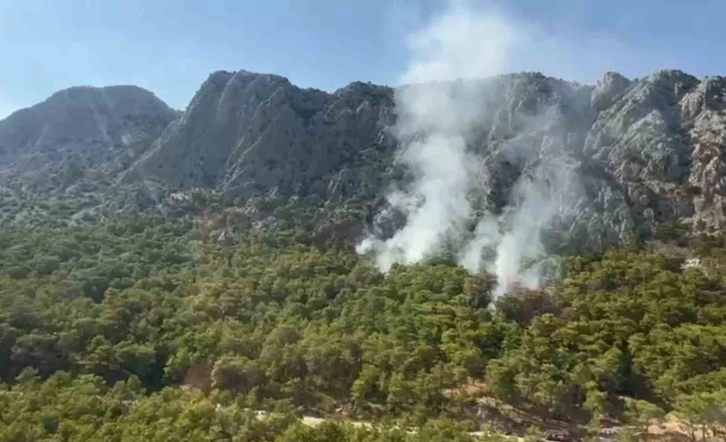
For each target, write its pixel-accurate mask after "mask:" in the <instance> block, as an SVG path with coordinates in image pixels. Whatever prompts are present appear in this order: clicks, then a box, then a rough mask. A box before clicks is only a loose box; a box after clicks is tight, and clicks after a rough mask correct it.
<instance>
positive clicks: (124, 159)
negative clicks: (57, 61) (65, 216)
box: [0, 86, 177, 194]
mask: <svg viewBox="0 0 726 442" xmlns="http://www.w3.org/2000/svg"><path fill="white" fill-rule="evenodd" d="M176 117H177V113H176V111H174V110H172V109H171V108H169V107H168V106H167V105H166V104H165V103H164V102H163V101H161V100H159V99H158V98H156V97H155V96H154V95H153V94H152V93H151V92H149V91H146V90H144V89H141V88H139V87H136V86H112V87H104V88H93V87H75V88H70V89H66V90H62V91H60V92H57V93H55V94H53V95H52V96H51V97H50V98H48V99H47V100H46V101H44V102H42V103H39V104H37V105H35V106H33V107H31V108H28V109H23V110H20V111H18V112H15V113H13V114H12V115H10V116H9V117H8V118H6V119H5V120H3V121H0V164H1V166H0V180H2V181H0V182H2V183H3V184H7V183H9V182H13V181H14V179H19V180H20V182H19V184H20V185H21V186H23V187H25V188H27V189H28V190H33V191H37V192H43V193H52V194H58V193H62V192H65V191H67V190H68V189H69V187H71V186H72V185H74V184H78V183H79V182H80V181H82V180H83V179H84V178H89V179H92V180H98V179H101V176H100V174H104V175H106V176H105V177H104V178H110V177H109V176H108V174H109V173H110V174H111V176H112V175H113V173H118V172H119V171H120V170H123V169H124V168H125V167H128V165H129V164H130V163H131V161H132V160H133V159H134V158H135V156H136V155H138V154H139V152H140V151H142V150H143V149H145V148H146V147H148V145H149V144H150V143H151V142H152V141H153V140H154V139H156V138H157V137H158V136H159V135H160V134H161V132H162V130H163V129H164V128H165V127H166V126H167V125H168V124H169V123H170V122H171V121H172V120H173V119H175V118H176ZM94 173H97V174H95V175H94Z"/></svg>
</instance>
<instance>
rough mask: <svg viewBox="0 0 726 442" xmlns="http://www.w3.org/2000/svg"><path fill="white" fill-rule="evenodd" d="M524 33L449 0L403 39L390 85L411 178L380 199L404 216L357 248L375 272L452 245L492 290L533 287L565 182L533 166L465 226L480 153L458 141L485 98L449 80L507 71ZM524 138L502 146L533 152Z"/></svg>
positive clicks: (472, 84)
mask: <svg viewBox="0 0 726 442" xmlns="http://www.w3.org/2000/svg"><path fill="white" fill-rule="evenodd" d="M526 35H527V32H524V31H523V30H522V29H521V28H519V27H517V26H516V25H514V24H513V23H512V22H511V21H509V20H507V19H506V18H505V17H504V16H503V15H502V14H501V13H499V12H498V11H495V10H476V9H473V8H470V7H467V5H466V3H464V2H454V3H451V4H450V5H449V8H448V9H447V10H446V12H445V13H444V14H442V15H440V16H438V17H437V18H435V19H434V20H433V21H432V22H431V23H429V25H428V26H425V27H424V28H423V29H421V30H420V31H418V32H416V33H414V34H413V36H412V37H411V38H410V40H409V47H410V49H411V53H412V60H411V63H410V67H409V69H407V71H406V72H405V73H404V75H403V76H402V79H401V80H402V83H403V84H408V85H409V86H404V87H401V88H399V89H397V91H396V108H397V113H398V115H399V121H398V124H397V127H396V128H395V133H396V135H397V137H398V139H399V142H400V144H401V145H402V146H404V150H403V152H402V155H401V160H402V161H403V162H404V163H405V164H406V165H407V166H409V168H410V170H411V171H412V172H413V174H414V181H413V183H412V186H411V190H410V191H409V192H407V193H401V192H400V191H396V192H392V193H391V194H389V196H388V203H389V205H390V206H391V207H392V208H394V209H398V210H399V211H401V212H403V213H404V214H406V219H407V221H406V224H405V226H404V227H403V228H401V229H400V230H398V231H397V232H395V234H393V236H392V237H390V238H389V239H387V240H381V239H378V238H376V237H369V238H366V239H365V240H364V241H363V242H362V243H361V244H360V245H359V246H358V252H359V253H373V254H374V255H375V257H376V261H377V265H378V267H379V268H380V269H382V270H383V271H387V270H388V269H389V268H390V267H391V266H392V265H393V264H394V263H403V264H413V263H417V262H420V261H422V260H425V259H426V258H429V257H431V256H434V255H436V254H437V253H439V252H441V251H442V249H443V248H444V247H446V246H450V245H451V244H455V245H458V246H459V247H458V249H459V250H458V252H459V253H458V255H457V259H458V262H459V264H460V265H462V266H464V267H465V268H467V269H468V270H469V271H471V272H479V271H482V270H487V271H489V272H491V273H494V274H495V275H496V276H497V281H498V282H497V293H505V292H507V291H509V290H510V289H511V288H512V287H513V285H515V284H517V285H523V286H526V287H531V288H533V287H537V286H538V285H539V284H540V283H541V278H542V276H541V275H542V272H541V269H540V268H539V265H538V264H536V260H537V258H539V257H541V255H542V254H543V252H544V248H543V246H542V244H541V241H540V238H539V235H540V231H541V229H542V227H544V226H546V225H547V223H548V222H549V221H550V220H551V219H552V218H553V217H554V216H555V215H556V214H557V211H558V203H561V201H559V202H558V201H557V198H558V197H559V198H562V195H563V189H564V188H565V187H566V184H564V183H562V182H555V183H553V182H547V181H546V180H545V179H544V178H543V176H545V174H544V173H542V172H543V171H541V170H539V169H535V170H533V171H530V172H531V174H530V177H531V178H530V179H525V180H522V181H521V182H519V183H518V184H517V186H515V188H514V189H513V194H512V196H511V201H510V204H509V206H510V207H509V210H508V211H507V212H505V214H504V215H503V216H501V217H495V216H493V215H492V214H484V215H483V216H479V220H478V224H477V227H476V229H475V231H474V232H473V234H472V233H470V232H469V231H468V226H469V225H470V223H471V222H472V220H473V218H475V215H474V213H473V210H472V206H471V204H470V202H469V200H468V199H467V196H468V195H469V194H470V190H471V188H472V185H473V184H474V181H475V178H476V173H477V172H478V171H479V170H480V168H481V163H482V160H481V159H480V158H477V157H476V156H475V155H474V154H472V153H471V152H469V151H467V139H469V138H470V136H471V135H472V130H473V129H475V128H476V124H477V123H479V124H481V119H482V117H483V115H484V113H485V111H486V100H485V99H484V98H483V96H482V89H481V84H480V82H477V81H456V80H461V79H464V80H467V79H481V78H484V77H491V76H493V75H496V74H500V73H503V72H506V70H507V69H508V68H509V66H510V64H509V61H510V60H509V55H510V53H511V52H512V51H514V50H515V48H516V47H517V46H519V44H520V43H521V38H526ZM542 121H545V123H546V119H543V120H542ZM542 121H536V122H534V123H536V124H534V125H533V126H538V125H540V124H542ZM530 146H531V143H529V144H528V143H527V142H526V140H525V142H524V143H523V142H521V140H517V139H514V140H511V141H510V143H508V145H505V146H504V147H503V148H502V149H503V150H502V152H503V153H504V155H505V156H512V157H516V158H517V159H520V160H521V159H522V158H524V159H531V157H533V156H534V155H537V154H539V152H532V148H531V147H530ZM555 175H557V173H555ZM528 260H529V261H534V262H535V265H528V263H527V261H528ZM530 264H531V263H530Z"/></svg>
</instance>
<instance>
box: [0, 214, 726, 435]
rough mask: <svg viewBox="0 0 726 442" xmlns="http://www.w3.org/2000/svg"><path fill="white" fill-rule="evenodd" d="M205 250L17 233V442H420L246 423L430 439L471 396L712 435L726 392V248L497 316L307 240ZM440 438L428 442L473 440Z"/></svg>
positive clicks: (266, 240)
mask: <svg viewBox="0 0 726 442" xmlns="http://www.w3.org/2000/svg"><path fill="white" fill-rule="evenodd" d="M205 237H206V238H210V237H213V235H212V236H205V235H201V234H200V233H199V232H198V231H196V230H194V229H193V228H192V226H191V225H190V224H188V223H182V222H170V221H164V220H162V219H158V218H154V217H119V218H110V219H107V220H103V221H97V222H94V223H90V224H85V225H80V226H77V227H53V226H47V227H44V228H37V227H36V228H33V229H27V230H23V229H19V228H6V229H5V230H3V231H2V232H0V241H1V242H2V245H3V247H2V249H0V377H1V378H2V381H4V382H5V383H6V384H7V385H9V386H10V387H8V388H5V389H4V390H3V391H1V392H0V410H2V411H0V416H1V418H2V419H1V420H0V441H5V440H8V441H10V440H90V439H99V440H100V439H102V438H105V439H104V440H178V439H179V438H183V439H184V440H260V441H262V440H311V441H318V440H320V441H333V440H361V441H362V440H366V441H369V440H370V441H376V440H391V441H393V440H401V441H407V440H415V439H411V436H410V433H407V432H403V431H401V430H396V429H390V430H386V432H385V435H383V433H381V432H380V431H379V430H372V429H367V430H364V429H361V428H357V429H356V428H353V427H348V426H345V425H338V424H330V425H324V426H321V427H317V428H315V429H311V428H308V427H305V426H302V425H300V424H298V423H296V422H297V420H296V419H291V418H280V419H278V420H274V419H273V420H258V419H257V418H256V417H254V416H251V415H250V411H249V410H261V409H265V410H270V411H272V410H284V411H285V412H286V413H287V412H290V411H295V412H304V413H310V414H332V413H334V412H335V411H336V410H339V409H345V410H348V411H347V413H348V414H352V415H354V416H357V417H359V418H367V419H376V418H384V417H398V418H406V419H408V421H410V422H413V423H414V424H415V425H417V426H421V424H422V423H424V422H426V421H428V420H430V419H435V418H441V417H448V418H456V419H465V418H469V417H471V412H467V411H466V410H465V408H466V407H470V408H471V404H468V405H466V403H464V402H457V399H456V398H454V397H451V396H450V395H447V394H446V393H445V392H447V391H451V390H452V389H455V388H457V387H459V386H461V385H464V384H466V383H467V382H468V381H469V380H471V379H474V380H479V381H483V382H486V384H487V386H488V389H489V391H490V393H491V394H492V395H494V396H496V397H497V398H499V399H503V400H506V401H509V402H511V403H514V404H518V405H520V406H524V407H530V408H531V409H533V410H538V411H542V412H544V413H548V414H550V415H553V416H558V417H561V418H566V419H572V420H579V421H581V422H586V421H588V420H590V421H593V422H594V421H595V420H597V419H600V418H601V417H603V416H605V415H608V414H610V415H616V416H619V415H621V416H624V417H626V418H628V419H630V420H631V421H633V422H639V421H638V419H641V418H642V416H643V415H645V414H648V413H650V412H651V411H653V413H655V411H657V410H659V409H660V410H665V411H669V410H672V409H674V408H675V409H677V410H682V411H681V412H682V413H691V414H693V415H694V416H706V415H708V416H711V415H713V414H714V413H716V412H715V411H712V410H713V409H714V407H715V405H713V404H712V402H714V400H715V399H713V398H712V397H710V396H709V397H705V396H703V395H704V394H706V393H709V394H710V393H713V392H719V391H721V392H723V391H724V390H726V370H724V369H723V367H724V366H726V285H725V284H724V280H723V278H722V276H721V272H720V271H719V269H720V267H719V264H718V262H719V261H720V258H721V257H722V256H723V252H722V251H723V250H724V247H723V242H722V241H721V240H718V239H714V238H701V239H699V240H697V242H696V243H695V244H694V245H693V246H692V249H693V250H694V251H698V253H700V255H699V257H700V258H701V260H702V262H703V263H704V264H703V266H702V267H696V268H689V269H685V270H681V267H680V261H677V260H674V259H671V258H668V257H666V256H664V255H661V254H658V253H651V252H646V251H625V250H620V251H612V252H609V253H607V254H605V255H604V256H602V257H601V258H598V259H584V258H572V259H570V260H569V261H568V262H567V263H566V264H565V266H564V270H563V273H562V277H561V278H560V279H559V280H557V281H556V282H555V283H554V284H552V285H551V286H550V287H548V288H546V289H543V290H517V291H516V292H515V293H512V294H509V295H507V296H505V297H502V298H499V299H497V300H495V302H494V303H493V304H494V306H495V308H490V304H491V302H490V301H491V300H492V288H493V286H494V281H493V278H492V277H491V275H487V274H481V275H469V274H467V273H466V272H465V271H464V270H463V269H461V268H458V267H455V266H452V265H450V264H445V263H439V264H435V263H429V264H425V265H416V266H410V267H405V266H394V268H393V269H392V270H391V271H390V273H389V274H388V275H386V276H384V275H382V274H380V273H379V272H378V271H377V270H376V269H375V268H374V267H373V266H372V265H371V263H370V262H368V261H367V260H364V259H360V258H359V257H357V256H356V255H355V254H354V253H353V252H352V251H349V250H347V249H345V248H344V247H334V248H325V247H321V246H320V245H319V244H318V245H312V244H309V241H307V238H308V236H307V233H306V232H302V231H296V232H293V231H289V232H276V233H261V232H258V231H244V232H237V233H234V238H233V241H230V242H229V243H227V244H224V245H222V244H217V243H216V242H214V240H206V241H205V240H203V238H205ZM300 239H303V240H304V241H302V242H300V241H299V240H300ZM182 386H183V387H192V388H191V390H190V391H186V390H185V389H183V388H181V387H182ZM713 394H716V393H713ZM623 397H626V398H627V400H626V401H625V402H624V401H623ZM24 401H26V402H27V403H28V404H29V405H27V406H25V405H22V404H24V403H25V402H24ZM633 401H635V402H633ZM699 401H700V402H699ZM709 401H711V402H709ZM9 403H13V404H21V405H17V406H16V405H13V406H10V407H7V406H5V404H9ZM704 403H705V404H706V405H703V404H704ZM694 404H695V405H694ZM709 404H710V405H709ZM701 405H703V406H701ZM220 407H221V409H223V410H227V411H225V412H224V413H221V412H220V411H219V410H220ZM698 407H701V408H702V409H701V408H698ZM704 407H705V408H704ZM246 410H247V411H246ZM639 410H640V411H639ZM643 410H645V411H643ZM654 410H655V411H654ZM641 411H642V412H641ZM623 413H624V414H623ZM699 413H700V414H699ZM651 414H652V413H651ZM648 415H650V414H648ZM694 419H695V418H694ZM699 419H701V418H699ZM702 419H706V417H703V418H702ZM709 422H711V421H709ZM437 425H438V426H436V425H433V426H432V425H427V426H423V427H421V428H420V431H421V433H426V432H429V433H426V434H427V437H428V439H426V440H470V436H468V435H467V431H468V430H466V429H464V428H463V427H459V426H457V425H454V424H452V423H451V422H447V421H442V422H441V423H440V425H439V424H437ZM593 425H595V424H593ZM708 425H711V424H710V423H709V424H708ZM164 428H166V430H164ZM164 431H166V432H164ZM381 431H383V430H381ZM182 434H184V435H185V436H184V437H182V436H180V435H182ZM225 434H235V435H239V434H244V435H246V436H244V437H243V438H241V439H225V437H226V436H224V435H225ZM175 438H176V439H175Z"/></svg>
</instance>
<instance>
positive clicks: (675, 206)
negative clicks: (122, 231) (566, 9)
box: [0, 71, 726, 247]
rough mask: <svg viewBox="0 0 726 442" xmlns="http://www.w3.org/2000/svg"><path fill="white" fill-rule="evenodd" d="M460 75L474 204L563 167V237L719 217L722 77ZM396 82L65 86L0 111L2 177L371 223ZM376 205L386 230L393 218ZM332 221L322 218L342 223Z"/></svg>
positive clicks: (250, 221) (725, 139) (725, 132)
mask: <svg viewBox="0 0 726 442" xmlns="http://www.w3.org/2000/svg"><path fill="white" fill-rule="evenodd" d="M474 86H475V87H472V84H467V89H466V90H467V93H475V94H479V95H480V97H479V98H480V101H481V102H482V103H485V106H484V111H483V112H482V114H481V117H480V118H479V120H478V122H477V124H476V127H475V128H473V130H472V131H471V134H470V137H469V139H468V144H469V148H470V150H471V151H472V152H474V153H476V155H477V158H478V161H479V163H480V164H478V167H479V171H480V173H479V174H478V178H477V183H476V185H475V186H474V189H473V191H472V195H470V196H471V199H472V201H473V202H474V206H475V208H477V209H484V208H486V209H488V210H490V211H494V212H495V213H496V212H497V211H501V210H503V208H504V207H505V206H506V203H507V202H508V201H509V200H510V198H511V189H512V186H513V185H514V183H516V182H517V181H519V180H520V178H521V177H523V176H524V177H527V176H528V175H529V174H533V173H535V172H536V171H539V172H541V171H542V170H544V171H545V174H546V175H547V177H546V178H547V179H548V180H558V179H559V180H566V179H569V178H567V177H576V178H577V180H573V182H572V185H567V186H563V189H564V190H563V194H562V195H559V196H558V197H561V198H562V199H563V200H565V199H566V200H567V204H564V203H563V205H562V207H560V213H559V215H558V220H559V221H558V222H559V223H560V224H559V226H558V227H559V228H565V229H566V230H567V231H568V232H569V234H570V237H571V238H572V241H574V242H578V241H579V242H581V243H583V244H584V243H587V244H589V245H590V246H593V247H602V246H603V245H605V244H608V243H612V242H615V241H622V240H624V239H625V238H626V236H627V235H629V234H631V233H639V234H646V235H647V234H651V233H653V232H654V229H655V228H656V226H657V225H658V223H661V222H664V221H670V220H677V221H680V222H683V223H684V224H687V225H690V226H692V228H693V230H694V231H696V232H703V231H705V232H710V231H715V230H720V229H722V228H723V227H724V226H726V214H725V212H724V210H726V199H725V195H726V173H725V172H726V151H725V149H726V102H725V101H724V99H725V97H724V94H725V93H726V79H723V78H720V77H719V78H706V79H697V78H695V77H692V76H690V75H688V74H685V73H683V72H680V71H657V72H654V73H653V74H651V75H650V76H648V77H646V78H644V79H639V80H628V79H626V78H624V77H623V76H621V75H620V74H617V73H612V72H609V73H606V74H605V75H604V76H603V78H602V79H601V80H600V81H598V82H597V84H596V85H595V86H583V85H578V84H575V83H570V82H566V81H563V80H557V79H553V78H548V77H545V76H543V75H541V74H531V73H528V74H517V75H506V76H500V77H496V78H492V79H487V80H482V81H479V82H476V83H475V84H474ZM410 87H412V88H415V87H427V86H426V85H424V86H420V85H419V86H410ZM472 91H474V92H472ZM395 93H396V91H395V90H393V89H391V88H387V87H383V86H375V85H371V84H364V83H352V84H351V85H349V86H347V87H345V88H343V89H340V90H338V91H336V92H334V93H326V92H323V91H318V90H312V89H301V88H298V87H296V86H294V85H292V84H291V83H290V82H289V81H288V80H287V79H285V78H283V77H279V76H275V75H266V74H256V73H251V72H246V71H239V72H216V73H214V74H212V75H210V77H209V79H208V80H207V81H206V82H205V83H204V84H203V85H202V87H201V88H200V90H199V91H198V92H197V94H196V95H195V97H194V99H193V100H192V102H191V103H190V104H189V106H188V108H187V110H186V111H185V112H184V113H183V114H182V115H177V113H175V112H174V111H172V110H171V109H169V108H168V107H167V106H166V105H164V104H163V103H162V102H161V101H159V100H158V99H156V98H155V97H154V96H153V95H152V94H151V93H149V92H146V91H143V90H141V89H138V88H132V87H115V88H104V89H92V88H74V89H70V90H67V91H62V92H60V93H58V94H56V95H54V96H53V97H51V98H50V99H48V100H47V101H46V102H44V103H41V104H39V105H37V106H35V107H33V108H30V109H27V110H24V111H20V112H17V113H16V114H13V115H12V116H11V117H9V118H8V119H6V120H4V121H2V122H0V161H2V163H1V164H2V166H0V170H1V171H2V172H0V178H2V179H5V181H6V182H7V181H8V180H11V181H12V179H16V180H17V179H20V178H23V180H21V181H22V182H23V183H25V185H27V186H31V187H32V185H34V186H36V190H43V191H48V192H57V190H53V189H65V190H64V192H65V194H66V195H67V194H68V193H69V192H70V190H69V189H71V190H73V189H78V187H79V186H83V185H86V186H91V184H92V183H94V182H96V181H97V180H110V181H114V178H115V177H116V176H119V177H120V179H119V180H118V181H114V182H117V183H121V184H124V183H125V187H124V188H125V189H127V190H126V191H125V192H126V193H124V198H127V199H130V200H133V201H136V204H137V205H143V206H153V205H154V204H156V203H155V201H158V199H159V198H160V195H162V196H163V194H164V192H167V191H181V192H182V193H180V194H175V195H183V194H184V192H185V191H187V190H190V189H193V188H199V187H201V188H208V189H214V190H216V191H218V192H220V193H222V194H223V195H225V196H227V197H229V199H237V200H238V201H239V202H241V203H242V202H245V201H249V200H250V199H251V198H253V197H259V196H265V197H268V198H273V199H275V200H276V201H281V202H282V204H283V205H284V204H298V205H299V204H302V205H306V206H308V207H311V208H314V211H316V212H315V213H317V214H321V213H323V212H325V213H333V212H332V211H333V210H336V211H339V210H340V209H341V208H342V209H345V208H346V207H357V208H358V209H360V208H361V207H365V208H367V209H366V210H369V212H368V213H366V214H365V215H362V212H357V213H358V215H357V219H359V220H361V219H363V218H367V219H368V220H369V221H370V220H371V219H373V213H372V212H371V211H370V209H371V208H372V207H374V206H376V204H379V203H380V202H381V201H382V196H383V195H385V193H386V191H387V190H388V189H389V187H388V186H389V185H390V184H391V183H393V182H404V183H405V182H406V180H407V179H409V178H410V176H409V175H410V174H409V171H407V170H406V169H405V168H403V167H402V166H401V165H400V164H398V163H397V162H396V161H395V158H396V152H397V147H398V146H397V142H396V139H395V137H394V136H392V131H391V130H390V129H391V128H392V127H394V126H395V123H396V108H395ZM177 117H178V118H177ZM162 131H163V133H162ZM99 155H101V156H100V157H99ZM103 155H105V157H104V156H103ZM98 158H105V159H98ZM48 167H50V168H51V169H52V170H51V171H52V173H51V174H48V173H47V172H48ZM539 172H538V173H539ZM94 173H96V175H97V176H95V177H94V175H93V174H94ZM33 174H35V175H33ZM28 176H36V177H37V178H38V179H37V180H35V181H33V180H28V179H27V177H28ZM41 176H42V178H46V177H48V176H51V177H52V180H53V181H52V182H53V185H46V186H45V187H44V186H43V185H41V184H39V183H44V182H45V181H44V180H41V179H40V177H41ZM79 177H85V178H84V179H80V178H79ZM94 180H96V181H94ZM575 181H576V182H575ZM28 183H35V184H32V185H30V184H28ZM74 186H75V187H74ZM129 189H130V190H129ZM142 203H143V204H142ZM248 209H249V208H248ZM358 209H356V210H358ZM255 210H256V209H255ZM255 213H256V212H255ZM336 213H339V212H336ZM316 216H317V215H316ZM268 217H269V213H265V212H264V211H262V212H260V213H259V214H254V213H252V212H249V210H247V211H241V212H240V213H239V216H237V217H236V218H240V219H242V220H243V221H240V222H239V223H238V224H240V225H258V224H260V223H262V221H263V220H267V219H268ZM232 218H234V217H232ZM236 218H235V219H236ZM384 218H385V217H378V220H379V221H380V224H381V226H380V228H382V229H383V230H386V231H392V229H393V226H392V225H387V223H388V224H390V223H391V222H392V223H393V224H395V223H400V222H401V218H400V214H395V213H394V214H390V219H384ZM323 219H324V218H320V217H317V218H316V220H318V221H320V220H323ZM272 221H274V220H272ZM272 221H271V222H270V223H267V222H266V221H265V222H264V223H262V224H265V225H267V224H270V225H276V224H275V223H274V222H272ZM318 221H316V222H318ZM346 222H347V221H346ZM346 222H343V223H342V224H340V225H341V226H344V227H345V228H343V227H340V228H339V227H335V226H337V224H336V225H335V226H332V225H331V227H330V229H332V230H335V229H338V230H340V232H343V231H345V232H351V231H354V230H355V228H354V227H353V226H352V225H349V224H346ZM320 225H323V226H324V225H327V224H325V222H323V221H320ZM327 228H328V227H326V229H327ZM321 229H322V228H321ZM323 230H325V229H323ZM341 234H342V233H341ZM346 234H347V233H346Z"/></svg>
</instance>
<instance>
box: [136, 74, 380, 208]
mask: <svg viewBox="0 0 726 442" xmlns="http://www.w3.org/2000/svg"><path fill="white" fill-rule="evenodd" d="M391 96H392V91H391V90H390V89H388V88H385V87H381V86H372V85H366V84H362V83H353V84H351V85H349V86H348V87H346V88H343V89H341V90H339V91H337V92H336V93H334V94H328V93H325V92H321V91H318V90H312V89H300V88H297V87H295V86H293V85H292V84H290V82H289V81H288V80H287V79H285V78H282V77H278V76H274V75H261V74H254V73H250V72H246V71H240V72H236V73H230V72H216V73H214V74H212V75H211V76H210V77H209V79H208V80H207V81H206V82H205V83H204V84H203V85H202V87H201V89H200V90H199V92H197V94H196V96H195V97H194V99H193V100H192V102H191V104H190V105H189V108H188V109H187V111H186V112H185V113H184V115H183V116H182V117H181V118H180V119H179V120H177V121H176V122H174V123H173V124H172V125H171V126H169V128H167V130H166V131H165V132H164V133H163V135H162V136H161V138H160V139H159V140H158V141H157V142H156V143H155V144H154V146H153V148H152V149H151V150H150V151H149V152H148V153H147V154H146V155H144V156H143V158H141V159H140V160H139V161H138V163H137V164H135V165H134V166H133V168H132V170H131V171H130V172H129V174H128V175H127V177H126V180H133V179H136V178H138V177H155V178H160V179H162V180H163V181H164V182H165V183H167V184H169V185H171V186H175V187H181V188H189V187H197V186H204V187H214V188H217V189H218V190H220V191H223V192H225V193H226V194H229V195H232V196H235V197H239V198H242V199H247V198H249V197H252V196H257V195H263V194H267V193H268V192H270V191H271V190H273V189H275V192H277V193H280V194H282V195H284V196H288V197H289V196H292V195H298V196H306V195H310V194H312V195H315V196H320V197H322V201H325V200H333V201H336V200H340V198H341V197H342V196H343V195H346V196H349V195H351V194H353V193H356V194H357V195H358V196H360V197H362V198H373V197H375V194H374V193H373V191H375V190H378V188H377V186H375V183H376V182H377V181H378V180H380V179H381V174H380V173H374V172H373V169H375V163H376V162H380V163H381V164H383V163H386V162H387V163H390V157H391V154H392V152H393V147H394V144H393V142H392V140H391V139H390V137H389V136H388V135H387V134H386V128H387V127H388V126H389V125H390V124H391V123H392V106H391ZM378 172H382V171H378ZM366 183H367V184H370V186H371V187H372V188H370V189H368V190H366V189H364V188H361V186H362V185H365V184H366Z"/></svg>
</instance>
